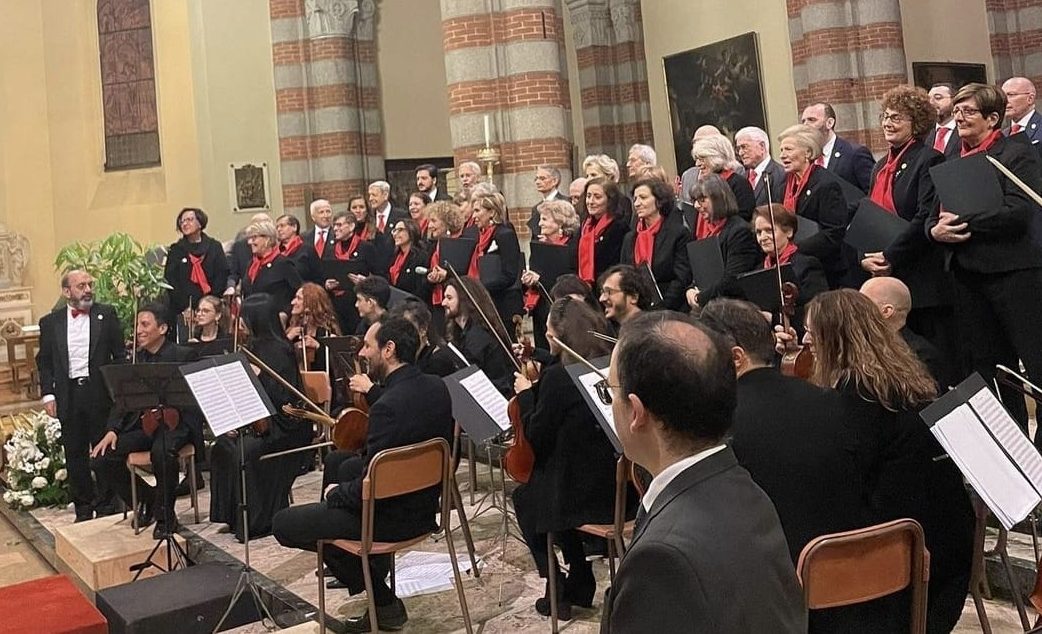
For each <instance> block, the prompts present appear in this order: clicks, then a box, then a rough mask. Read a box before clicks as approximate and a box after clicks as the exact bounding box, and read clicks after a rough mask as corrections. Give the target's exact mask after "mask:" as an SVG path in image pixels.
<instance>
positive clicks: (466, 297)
mask: <svg viewBox="0 0 1042 634" xmlns="http://www.w3.org/2000/svg"><path fill="white" fill-rule="evenodd" d="M471 297H473V298H474V299H473V301H472V300H471ZM474 302H477V305H475V304H474ZM441 305H442V307H443V308H444V309H445V334H446V337H445V338H446V340H447V341H448V342H449V343H451V344H453V345H454V346H455V347H456V349H457V350H459V351H460V353H461V354H463V357H464V358H465V359H466V360H467V362H468V363H470V364H472V365H476V366H478V368H480V369H481V370H483V371H484V372H485V374H486V375H487V376H488V378H489V380H490V381H492V384H493V385H495V386H496V389H498V390H499V391H500V392H502V393H503V394H509V393H510V392H511V390H512V388H513V385H514V374H513V373H514V365H513V362H512V361H511V360H510V357H508V356H507V354H508V353H507V351H506V350H504V349H503V346H504V345H506V346H509V345H510V342H511V339H510V335H508V334H507V331H506V329H505V327H504V325H503V324H502V323H501V322H500V321H499V318H498V316H497V315H496V307H495V305H494V304H493V303H492V298H491V297H490V296H489V294H488V291H486V290H485V287H484V286H482V285H481V283H480V282H478V281H477V280H475V279H474V278H471V277H460V278H454V279H450V280H446V282H445V297H444V299H443V300H442V302H441ZM486 320H488V321H486ZM489 322H491V323H489ZM489 328H493V329H494V330H495V332H492V331H490V330H489ZM497 338H498V339H499V341H497ZM500 342H502V343H500Z"/></svg>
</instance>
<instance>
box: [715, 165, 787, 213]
mask: <svg viewBox="0 0 1042 634" xmlns="http://www.w3.org/2000/svg"><path fill="white" fill-rule="evenodd" d="M725 182H726V183H727V186H728V187H730V188H731V193H733V194H734V199H735V202H737V203H738V215H739V216H741V217H742V220H745V221H746V222H749V221H750V220H752V219H753V209H754V208H755V207H756V194H754V193H753V186H752V185H750V184H749V178H748V177H747V176H746V175H745V174H739V173H738V172H732V173H731V175H730V176H728V177H727V178H726V179H725ZM783 193H784V190H783Z"/></svg>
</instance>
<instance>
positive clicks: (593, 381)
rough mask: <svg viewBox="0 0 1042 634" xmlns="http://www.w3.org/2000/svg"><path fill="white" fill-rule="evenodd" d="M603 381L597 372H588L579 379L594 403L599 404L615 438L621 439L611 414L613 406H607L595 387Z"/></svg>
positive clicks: (599, 408) (598, 407)
mask: <svg viewBox="0 0 1042 634" xmlns="http://www.w3.org/2000/svg"><path fill="white" fill-rule="evenodd" d="M599 381H601V376H600V375H599V374H597V373H596V372H592V371H591V372H587V373H586V374H583V375H581V376H580V377H579V382H580V383H582V386H583V389H584V390H586V392H587V393H588V394H589V395H590V396H591V397H592V398H593V402H594V403H596V404H597V409H598V410H600V412H601V416H604V420H606V421H607V422H608V425H609V426H611V431H612V433H613V434H615V437H616V438H618V437H619V430H618V429H617V428H616V427H615V417H614V415H612V413H611V405H605V404H604V402H603V401H602V400H601V398H600V397H599V396H597V388H595V387H594V386H595V385H597V383H598V382H599Z"/></svg>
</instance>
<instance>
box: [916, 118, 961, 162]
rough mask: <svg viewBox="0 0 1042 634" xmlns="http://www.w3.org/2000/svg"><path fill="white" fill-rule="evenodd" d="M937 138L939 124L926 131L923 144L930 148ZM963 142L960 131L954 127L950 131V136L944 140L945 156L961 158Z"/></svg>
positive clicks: (947, 157)
mask: <svg viewBox="0 0 1042 634" xmlns="http://www.w3.org/2000/svg"><path fill="white" fill-rule="evenodd" d="M936 140H937V126H934V127H933V129H932V130H930V131H929V132H927V133H926V139H924V140H923V145H925V146H926V147H928V148H932V147H933V144H934V141H936ZM960 147H961V142H960V141H959V131H958V130H957V129H954V128H953V129H952V130H951V132H949V133H948V138H947V139H945V141H944V152H943V154H944V158H946V159H951V158H959V149H960Z"/></svg>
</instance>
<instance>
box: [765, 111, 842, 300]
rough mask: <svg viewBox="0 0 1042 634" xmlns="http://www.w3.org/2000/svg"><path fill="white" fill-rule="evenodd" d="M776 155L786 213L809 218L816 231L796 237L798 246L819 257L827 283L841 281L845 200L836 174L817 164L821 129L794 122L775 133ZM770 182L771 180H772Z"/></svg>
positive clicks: (834, 286) (832, 284) (831, 284)
mask: <svg viewBox="0 0 1042 634" xmlns="http://www.w3.org/2000/svg"><path fill="white" fill-rule="evenodd" d="M778 142H779V147H778V155H779V158H780V159H781V164H782V167H784V168H785V183H784V187H785V192H784V197H783V198H782V201H783V202H782V204H783V205H784V206H785V208H786V209H787V210H789V212H790V213H794V214H796V215H797V216H801V217H803V218H806V219H808V220H813V221H814V222H816V223H817V224H818V232H817V233H815V234H814V235H812V236H809V237H807V238H804V239H802V240H800V250H801V251H803V252H804V253H805V254H807V255H813V256H814V257H816V258H818V259H819V260H821V264H822V265H823V266H824V267H825V277H827V278H828V280H829V287H830V288H836V287H838V286H839V285H840V284H841V282H842V281H843V277H844V275H845V273H846V268H847V267H846V264H845V262H844V260H843V236H844V234H846V232H847V218H848V216H849V214H848V211H847V202H846V199H845V198H844V197H843V187H842V185H840V183H839V178H838V177H837V176H835V175H833V174H832V172H830V171H828V170H827V169H825V168H824V167H821V166H820V165H818V164H817V160H818V157H820V156H821V145H822V138H821V133H820V132H818V131H817V130H815V129H814V128H812V127H810V126H808V125H803V124H799V125H794V126H792V127H790V128H787V129H786V130H785V131H783V132H782V133H781V134H780V135H779V136H778ZM772 185H773V183H772Z"/></svg>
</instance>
